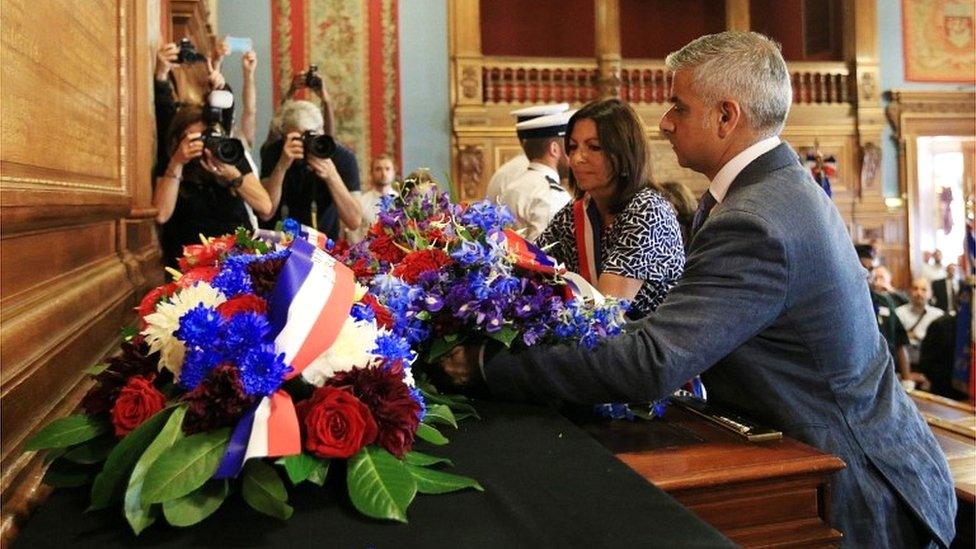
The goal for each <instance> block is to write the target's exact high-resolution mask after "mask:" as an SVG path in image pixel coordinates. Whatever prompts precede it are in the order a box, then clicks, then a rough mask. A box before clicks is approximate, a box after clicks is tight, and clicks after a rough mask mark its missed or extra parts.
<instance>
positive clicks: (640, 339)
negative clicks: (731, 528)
mask: <svg viewBox="0 0 976 549" xmlns="http://www.w3.org/2000/svg"><path fill="white" fill-rule="evenodd" d="M666 63H667V66H668V68H669V70H671V71H673V72H674V83H673V88H672V93H671V98H670V101H671V103H672V104H673V106H672V107H671V109H670V110H669V111H668V112H667V113H666V114H665V115H664V117H663V119H662V120H661V131H662V132H663V133H664V135H665V136H666V137H667V138H668V140H669V141H670V142H671V145H672V147H673V148H674V151H675V154H676V155H677V157H678V161H679V163H680V164H681V165H682V166H685V167H688V168H691V169H693V170H695V171H697V172H700V173H702V174H704V175H706V176H707V177H708V178H709V179H710V180H711V184H710V186H709V191H708V192H707V193H705V195H704V196H703V197H702V202H701V205H700V206H699V212H698V214H697V215H696V219H695V222H694V223H693V227H692V233H693V236H692V240H691V243H690V247H689V252H688V259H687V264H686V266H685V272H684V275H683V277H682V278H681V279H680V280H679V281H678V283H677V285H676V286H675V287H674V288H673V289H672V290H671V293H670V294H669V295H668V297H667V298H666V299H665V301H664V302H663V303H662V304H661V306H660V307H659V308H658V309H657V311H656V312H655V313H652V314H651V315H649V316H648V317H646V318H645V319H644V320H642V321H640V322H638V323H635V324H634V325H633V326H631V329H630V330H629V331H628V333H626V334H624V335H622V336H619V337H616V338H613V339H611V340H608V341H606V342H604V343H603V344H601V345H599V346H598V347H597V348H596V349H595V350H594V351H592V352H586V351H584V350H582V349H581V348H579V347H577V346H575V345H562V346H549V347H534V348H531V349H529V350H528V351H524V352H521V353H517V354H512V353H508V352H504V351H500V352H497V353H492V352H491V350H490V349H489V352H488V353H487V356H486V357H485V360H484V361H483V363H482V364H479V363H478V361H477V360H476V359H475V358H474V357H476V356H477V352H476V351H472V350H470V349H467V350H465V352H456V353H454V354H452V355H451V356H450V357H449V358H447V359H445V360H444V361H442V363H441V366H442V367H443V369H444V372H445V373H446V374H447V376H448V377H449V378H450V379H451V380H452V381H453V383H455V384H456V385H458V386H461V387H464V386H468V387H471V386H472V385H474V384H476V383H484V384H485V385H486V386H487V389H488V390H489V391H490V392H491V394H492V395H494V396H496V397H498V398H505V399H516V400H563V401H570V402H577V403H600V402H614V401H617V402H619V401H647V400H654V399H658V398H661V397H663V396H665V395H668V394H670V393H672V392H673V391H674V390H675V389H677V388H679V387H680V386H681V385H682V383H684V382H685V380H687V379H690V378H691V377H693V376H695V375H697V374H699V373H702V374H703V379H704V382H705V385H706V387H707V389H708V396H709V401H710V402H715V403H718V404H720V405H723V406H726V407H730V408H733V409H735V410H737V411H739V412H740V413H743V414H744V415H746V416H748V417H751V418H754V419H756V420H759V421H761V422H763V423H766V424H768V425H771V426H774V427H776V428H778V429H780V430H782V431H783V432H784V433H785V434H786V435H787V436H790V437H793V438H795V439H798V440H801V441H803V442H805V443H807V444H810V445H812V446H815V447H817V448H820V449H821V450H824V451H826V452H830V453H832V454H834V455H837V456H839V457H840V458H841V459H843V460H844V462H845V463H846V464H847V467H846V468H845V469H844V470H843V471H840V472H838V473H837V474H835V475H834V476H833V477H832V480H831V482H832V484H831V488H832V492H831V509H830V511H831V516H830V519H831V522H832V524H833V525H835V526H836V527H837V528H838V529H840V530H841V531H842V532H843V533H844V545H846V546H851V547H867V546H871V547H916V546H927V545H929V544H930V543H936V544H938V545H941V546H948V544H949V543H950V541H951V540H952V538H953V535H954V530H955V528H954V524H953V521H954V518H955V513H956V500H955V496H954V492H953V482H952V478H951V477H950V474H949V469H948V466H947V464H946V460H945V456H944V455H943V453H942V451H941V450H940V449H939V446H938V445H937V444H936V441H935V438H934V437H933V436H932V433H931V432H930V431H929V428H928V427H927V426H926V424H925V423H924V421H923V420H922V418H921V417H920V416H919V414H918V412H917V410H916V409H915V407H914V405H913V404H912V402H911V401H910V400H909V399H908V397H907V395H906V394H905V391H904V390H903V389H902V388H901V386H900V384H899V382H898V378H897V376H896V374H895V369H894V366H893V363H892V358H891V355H890V353H889V352H888V346H887V345H886V344H885V341H884V339H883V338H882V337H881V335H880V334H879V333H878V328H877V326H876V324H875V317H874V312H873V309H872V305H871V297H870V294H869V290H868V285H867V282H866V276H865V271H864V269H863V267H861V265H860V263H859V261H858V259H857V255H856V254H855V252H854V248H853V246H852V244H851V240H850V236H849V235H848V234H847V230H846V228H845V225H844V222H843V220H842V219H841V217H840V215H839V214H838V212H837V209H836V208H835V207H834V205H833V203H832V202H831V201H830V199H829V198H828V197H827V195H826V194H825V193H824V192H823V191H822V190H821V189H820V188H819V187H818V186H817V185H816V184H815V183H814V182H813V180H812V179H811V177H810V175H809V173H808V172H807V170H805V169H804V168H803V167H802V166H801V165H800V163H799V161H798V158H797V156H796V154H795V153H794V152H793V150H792V149H791V148H790V147H789V145H787V144H786V143H784V142H781V141H780V139H779V137H778V134H779V133H780V131H782V128H783V124H784V123H785V120H786V116H787V113H788V111H789V107H790V104H791V102H792V89H791V85H790V76H789V73H788V72H787V68H786V64H785V62H784V61H783V57H782V55H781V54H780V51H779V46H778V45H777V44H776V43H775V42H772V41H771V40H769V39H768V38H766V37H764V36H762V35H760V34H756V33H744V32H735V31H730V32H724V33H720V34H714V35H709V36H703V37H701V38H698V39H696V40H694V41H693V42H691V43H689V44H688V45H687V46H685V47H684V48H682V49H681V50H679V51H677V52H675V53H672V54H671V55H669V56H668V58H667V61H666ZM479 366H480V370H479Z"/></svg>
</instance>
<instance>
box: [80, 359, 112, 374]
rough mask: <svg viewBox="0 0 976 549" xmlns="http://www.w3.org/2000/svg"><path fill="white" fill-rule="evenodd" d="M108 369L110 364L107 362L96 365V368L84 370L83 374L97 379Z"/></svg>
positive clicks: (90, 367) (91, 367)
mask: <svg viewBox="0 0 976 549" xmlns="http://www.w3.org/2000/svg"><path fill="white" fill-rule="evenodd" d="M107 368H108V362H105V363H103V364H95V365H94V366H89V367H87V368H85V369H84V370H82V371H81V372H82V373H83V374H87V375H90V376H92V377H95V376H97V375H98V374H100V373H102V372H104V371H105V370H106V369H107Z"/></svg>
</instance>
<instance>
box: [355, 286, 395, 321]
mask: <svg viewBox="0 0 976 549" xmlns="http://www.w3.org/2000/svg"><path fill="white" fill-rule="evenodd" d="M361 301H362V302H363V303H365V304H366V305H369V308H370V309H373V314H375V315H376V325H377V326H379V327H380V328H386V329H388V330H392V329H393V315H392V314H391V313H390V310H389V309H387V308H386V307H384V306H382V305H380V302H379V301H377V300H376V297H375V296H374V295H373V294H366V295H364V296H363V299H362V300H361Z"/></svg>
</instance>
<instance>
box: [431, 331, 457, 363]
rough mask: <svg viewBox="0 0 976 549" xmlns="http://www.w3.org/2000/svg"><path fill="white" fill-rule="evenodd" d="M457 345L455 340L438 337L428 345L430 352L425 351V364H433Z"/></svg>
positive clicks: (454, 338)
mask: <svg viewBox="0 0 976 549" xmlns="http://www.w3.org/2000/svg"><path fill="white" fill-rule="evenodd" d="M458 345H459V343H458V341H457V338H456V337H453V338H450V339H448V338H446V337H438V338H437V339H435V340H434V341H433V342H432V343H431V344H430V350H429V351H427V362H430V363H433V362H434V361H435V360H437V359H439V358H440V357H442V356H444V355H446V354H447V353H448V352H450V350H451V349H453V348H455V347H457V346H458Z"/></svg>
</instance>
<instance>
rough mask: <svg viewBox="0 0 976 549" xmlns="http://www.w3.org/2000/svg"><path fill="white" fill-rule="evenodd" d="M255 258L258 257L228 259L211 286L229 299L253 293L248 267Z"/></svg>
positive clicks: (238, 256)
mask: <svg viewBox="0 0 976 549" xmlns="http://www.w3.org/2000/svg"><path fill="white" fill-rule="evenodd" d="M255 257H257V256H253V255H236V256H233V257H228V258H227V260H226V261H224V265H223V267H222V268H221V269H220V273H218V274H217V276H215V277H214V279H213V281H212V282H211V283H210V284H211V285H212V286H213V287H214V288H217V289H218V290H220V291H221V293H223V294H224V295H225V296H227V297H228V298H230V297H234V296H237V295H240V294H249V293H253V292H254V288H253V286H252V285H251V275H250V274H249V273H248V269H247V266H248V265H250V264H251V263H252V262H253V261H254V258H255Z"/></svg>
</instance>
